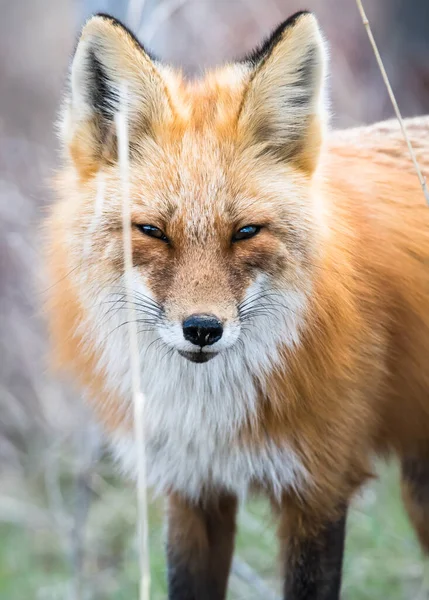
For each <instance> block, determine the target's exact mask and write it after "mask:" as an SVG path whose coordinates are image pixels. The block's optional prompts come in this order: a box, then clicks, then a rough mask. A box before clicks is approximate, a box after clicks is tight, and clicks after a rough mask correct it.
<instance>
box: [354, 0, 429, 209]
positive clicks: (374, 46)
mask: <svg viewBox="0 0 429 600" xmlns="http://www.w3.org/2000/svg"><path fill="white" fill-rule="evenodd" d="M356 4H357V7H358V9H359V12H360V14H361V17H362V23H363V24H364V27H365V29H366V32H367V34H368V37H369V41H370V42H371V46H372V49H373V50H374V54H375V58H376V60H377V63H378V67H379V69H380V72H381V76H382V77H383V81H384V83H385V85H386V88H387V92H388V94H389V97H390V100H391V102H392V105H393V108H394V111H395V114H396V117H397V119H398V121H399V125H400V126H401V130H402V134H403V136H404V139H405V141H406V143H407V146H408V150H409V153H410V156H411V159H412V161H413V163H414V168H415V170H416V173H417V177H418V178H419V181H420V185H421V186H422V190H423V194H424V196H425V198H426V202H427V204H428V206H429V191H428V189H427V186H426V178H425V177H424V176H423V174H422V172H421V170H420V166H419V163H418V161H417V157H416V154H415V152H414V148H413V146H412V144H411V140H410V138H409V136H408V133H407V128H406V127H405V123H404V120H403V118H402V115H401V111H400V110H399V106H398V103H397V102H396V98H395V94H394V93H393V89H392V86H391V85H390V81H389V77H388V75H387V73H386V69H385V68H384V64H383V60H382V58H381V55H380V52H379V51H378V47H377V44H376V42H375V39H374V36H373V34H372V30H371V25H370V24H369V21H368V17H367V16H366V14H365V9H364V7H363V4H362V1H361V0H356Z"/></svg>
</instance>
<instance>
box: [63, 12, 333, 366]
mask: <svg viewBox="0 0 429 600" xmlns="http://www.w3.org/2000/svg"><path fill="white" fill-rule="evenodd" d="M324 72H325V50H324V43H323V40H322V37H321V34H320V31H319V28H318V25H317V22H316V19H315V18H314V16H313V15H312V14H310V13H307V12H302V13H299V14H297V15H295V16H293V17H291V18H290V19H289V20H287V21H286V22H285V23H283V24H282V25H281V26H280V27H278V29H277V30H276V31H275V32H274V33H273V35H272V36H271V37H270V38H269V39H268V40H267V41H266V42H265V43H264V44H263V45H262V46H261V47H260V48H259V49H257V50H256V51H255V52H253V53H252V54H251V55H250V56H249V57H247V58H246V59H244V60H242V61H240V62H235V63H232V64H228V65H226V66H224V67H222V68H220V69H218V70H216V71H213V72H210V73H208V74H207V75H206V76H205V77H204V79H202V80H199V81H191V82H189V81H185V80H184V79H183V78H182V76H181V74H180V73H179V72H177V71H175V70H173V69H171V68H169V67H166V66H164V65H162V64H161V63H159V62H158V61H157V60H155V59H153V58H151V56H150V55H149V54H148V53H147V52H146V51H145V50H144V48H142V46H141V45H140V44H139V43H138V41H137V40H136V39H135V38H134V37H133V35H132V34H131V33H130V32H129V31H128V30H127V29H125V28H124V27H123V26H122V25H121V24H120V23H119V22H117V21H116V20H114V19H113V18H111V17H107V16H104V15H99V16H95V17H93V18H91V19H90V20H89V21H88V22H87V24H86V25H85V27H84V29H83V31H82V34H81V37H80V40H79V43H78V46H77V49H76V53H75V56H74V59H73V63H72V67H71V78H70V88H69V93H68V97H67V99H66V104H65V109H64V113H63V118H62V122H61V139H62V142H63V146H64V155H65V161H64V162H65V165H64V168H63V169H62V171H61V173H60V176H59V178H58V181H59V189H60V195H61V196H62V198H63V199H62V201H61V202H60V204H59V206H60V208H58V209H57V211H56V215H57V216H56V217H55V218H56V225H57V226H58V227H59V228H60V229H61V230H62V231H63V233H64V240H65V246H66V249H67V250H66V255H67V262H68V267H69V277H70V278H73V279H74V282H75V287H76V289H77V290H78V292H77V293H78V295H79V302H80V304H81V306H82V308H83V310H84V311H86V313H87V314H89V315H90V318H89V321H91V320H92V321H91V322H92V324H93V325H94V329H97V330H99V331H103V334H102V335H100V337H99V339H100V343H102V344H104V345H109V344H113V343H115V342H114V339H115V338H114V336H113V337H109V335H108V333H109V331H111V330H114V329H116V328H118V327H119V326H120V325H121V324H122V323H123V322H124V321H125V320H126V318H125V317H124V314H125V313H124V312H123V309H124V308H126V304H127V300H126V297H125V295H124V279H123V276H124V260H123V243H122V193H121V182H120V173H119V167H118V142H117V132H116V128H115V114H116V113H117V111H118V110H119V109H120V103H121V89H123V88H124V87H126V90H127V94H126V104H127V105H126V114H127V118H128V123H127V128H128V137H129V161H130V173H129V194H130V203H131V220H132V250H133V291H134V299H133V304H134V307H135V310H136V315H137V320H138V325H139V335H140V338H139V339H140V344H141V348H142V353H143V352H145V353H147V355H149V354H150V353H155V354H156V353H157V354H158V356H161V353H162V349H165V352H163V353H162V354H163V355H164V356H170V357H173V356H176V357H177V358H175V359H174V360H176V361H177V360H180V361H181V362H180V364H181V365H183V368H188V367H186V365H187V364H189V363H188V361H192V362H194V363H205V362H208V361H210V363H209V364H210V365H211V364H214V363H215V362H216V361H219V360H221V361H228V360H229V357H232V356H233V355H234V356H236V357H241V359H242V360H244V361H247V363H248V364H255V365H261V364H263V365H265V366H266V365H267V364H270V363H272V362H273V361H275V357H276V356H278V352H279V348H280V347H281V346H283V345H286V346H293V344H295V343H296V342H297V340H298V338H299V332H300V328H301V327H302V326H303V323H304V320H305V309H306V303H307V299H308V296H309V293H310V290H311V285H312V279H313V270H314V264H315V260H316V259H315V257H316V255H317V253H318V251H319V241H318V239H319V238H318V235H319V234H318V231H319V229H320V223H319V220H320V218H321V216H320V214H319V212H318V208H317V206H318V204H317V198H316V196H315V193H314V189H315V183H314V180H315V177H314V175H315V172H316V170H317V166H318V162H319V155H320V151H321V145H322V141H323V131H324V126H325V114H324V89H323V81H324ZM121 311H122V317H121V316H118V315H120V314H121ZM114 315H115V317H114ZM112 319H113V321H112ZM115 319H116V320H115ZM222 357H223V358H222ZM212 359H213V363H212ZM208 366H209V365H207V366H205V365H202V366H198V367H196V368H198V369H206V368H208ZM166 368H168V367H166Z"/></svg>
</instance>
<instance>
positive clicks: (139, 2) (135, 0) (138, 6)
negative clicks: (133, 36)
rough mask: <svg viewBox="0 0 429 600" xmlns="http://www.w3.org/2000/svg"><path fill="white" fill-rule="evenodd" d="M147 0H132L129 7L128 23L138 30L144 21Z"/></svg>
mask: <svg viewBox="0 0 429 600" xmlns="http://www.w3.org/2000/svg"><path fill="white" fill-rule="evenodd" d="M144 5H145V0H130V2H129V4H128V9H127V23H129V24H130V27H133V28H134V29H136V30H138V28H139V27H140V23H141V21H142V16H143V9H144Z"/></svg>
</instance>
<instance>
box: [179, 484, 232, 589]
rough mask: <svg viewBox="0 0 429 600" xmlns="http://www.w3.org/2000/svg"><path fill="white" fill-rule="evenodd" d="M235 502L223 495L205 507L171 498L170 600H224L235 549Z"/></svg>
mask: <svg viewBox="0 0 429 600" xmlns="http://www.w3.org/2000/svg"><path fill="white" fill-rule="evenodd" d="M236 510H237V501H236V499H235V498H234V497H232V496H229V495H222V496H220V497H218V498H216V499H213V500H211V501H210V502H208V503H204V504H202V503H200V504H197V505H193V504H190V503H188V502H186V501H184V500H183V499H181V498H178V497H177V496H172V497H171V498H170V505H169V520H168V549H167V556H168V583H169V594H168V597H169V600H224V598H225V597H226V588H227V582H228V575H229V570H230V566H231V560H232V553H233V548H234V534H235V516H236Z"/></svg>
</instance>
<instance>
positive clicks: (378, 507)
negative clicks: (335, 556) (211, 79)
mask: <svg viewBox="0 0 429 600" xmlns="http://www.w3.org/2000/svg"><path fill="white" fill-rule="evenodd" d="M366 4H367V7H366V8H367V13H368V17H369V19H370V22H371V24H372V27H373V31H374V35H375V38H376V40H377V42H378V45H379V48H380V50H381V53H382V56H383V58H384V60H385V65H386V68H387V71H388V73H389V76H390V79H391V83H392V86H393V88H394V90H395V92H396V94H397V99H398V102H399V105H400V107H401V109H402V112H403V114H404V115H405V116H413V115H418V114H421V113H425V112H426V113H427V112H429V34H428V32H429V2H428V0H377V2H370V1H369V0H368V1H367V2H366ZM0 7H1V18H0V481H1V484H0V598H4V599H5V600H6V599H7V600H18V599H19V600H24V599H26V600H29V599H33V598H34V599H36V600H45V599H57V598H58V599H61V600H64V599H71V600H83V599H85V600H104V599H113V598H115V599H124V600H125V599H127V600H131V599H132V598H137V585H136V582H137V580H138V565H137V554H136V543H135V536H134V522H135V501H134V492H133V488H132V486H131V484H130V483H129V482H127V481H125V480H123V479H120V478H119V477H118V476H117V474H116V470H115V466H114V465H112V464H111V462H110V459H109V456H108V455H107V454H106V453H105V451H104V447H103V439H102V434H101V432H100V431H99V430H98V428H97V426H96V424H94V423H93V422H92V417H91V415H90V414H89V413H88V412H87V411H86V409H85V407H84V406H83V404H82V402H81V398H80V395H79V393H77V392H76V390H74V389H73V384H72V382H70V381H59V380H58V379H55V378H54V377H53V376H52V374H50V373H49V368H48V360H47V348H48V344H47V339H46V334H45V328H44V323H43V318H42V316H41V314H40V305H41V301H42V299H43V289H44V287H43V286H44V282H43V276H42V271H41V265H40V256H39V250H40V244H41V235H40V222H41V220H42V219H43V215H44V210H45V208H46V207H47V206H48V205H49V203H50V202H51V200H52V198H51V192H50V189H49V179H50V177H51V176H52V174H53V173H54V171H55V168H56V166H57V164H58V161H59V153H58V144H57V141H56V138H55V131H54V122H55V119H56V116H57V111H58V107H59V104H60V100H61V94H62V89H63V86H64V82H65V80H66V76H67V69H68V64H69V60H70V56H71V53H72V51H73V48H74V45H75V42H76V36H77V33H78V31H79V28H80V27H81V25H82V23H83V22H84V20H85V19H86V18H87V17H88V16H89V15H90V14H92V13H94V12H100V11H102V12H109V13H111V14H113V15H114V16H116V17H118V18H120V19H121V20H122V21H123V22H125V23H126V24H127V25H128V26H129V27H130V28H132V29H133V30H134V31H135V32H136V33H137V35H138V37H139V38H140V40H141V41H142V42H143V43H144V44H145V45H146V46H147V47H148V48H150V49H151V50H152V51H153V52H154V53H155V54H156V55H158V56H159V57H160V58H161V59H162V60H164V61H166V62H169V63H172V64H173V65H178V66H181V67H182V68H183V70H184V71H185V72H186V73H187V74H189V75H190V76H193V75H196V74H198V73H201V72H202V71H203V70H204V69H205V68H207V67H210V66H212V65H214V64H216V63H219V62H222V61H226V60H231V59H234V58H237V57H240V56H242V55H243V54H245V53H246V52H248V51H249V50H250V49H251V48H253V47H254V46H255V45H256V44H258V43H259V42H260V41H261V40H262V39H263V38H264V37H265V36H266V35H267V34H268V33H269V31H270V30H271V29H272V28H273V27H275V26H276V25H277V24H278V23H279V22H280V21H282V20H284V19H285V18H287V17H288V16H289V15H290V14H292V13H293V12H294V11H296V10H300V9H303V8H308V9H311V10H314V11H315V13H316V14H317V16H318V17H319V19H320V22H321V25H322V28H323V30H324V32H325V36H326V38H327V39H328V40H329V44H330V48H331V75H330V88H331V98H332V112H333V119H332V121H333V126H334V127H337V128H338V127H345V126H354V125H358V124H361V123H369V122H372V121H375V120H379V119H384V118H388V117H391V116H392V115H393V111H392V107H391V105H390V102H389V100H388V97H387V94H386V91H385V89H384V86H383V83H382V81H381V78H380V74H379V72H378V68H377V65H376V62H375V59H374V56H373V53H372V50H371V48H370V46H369V42H368V39H367V36H366V33H365V30H364V28H363V25H362V23H361V21H360V20H359V14H358V12H357V9H356V6H355V1H354V0H324V1H323V2H322V1H321V0H319V1H316V0H307V1H306V2H305V4H303V3H302V2H301V1H300V0H146V1H143V0H129V1H126V0H105V1H102V0H100V1H97V0H55V1H51V2H48V0H14V1H13V2H10V1H7V0H0ZM266 512H267V507H266V506H265V504H264V503H263V502H262V501H254V502H252V503H250V504H249V505H248V506H247V507H246V508H245V509H244V510H243V511H242V513H241V515H240V523H239V524H240V532H239V538H238V543H237V559H236V562H235V563H234V569H233V574H232V577H231V585H230V588H231V592H230V598H234V599H238V598H243V599H249V600H251V599H252V598H261V597H265V598H266V599H267V600H270V599H271V598H275V597H276V595H275V594H276V593H278V590H279V580H278V570H277V566H276V544H275V533H274V527H273V524H272V523H271V521H270V519H269V518H268V519H267V518H266V517H265V516H264V515H265V513H266ZM161 521H162V505H160V504H159V502H156V503H153V504H152V506H151V535H150V541H151V558H152V577H153V588H154V592H153V598H154V599H158V598H159V599H161V598H165V589H166V588H165V564H164V557H163V540H162V525H161ZM422 576H423V562H422V560H421V557H420V553H419V550H418V547H417V544H416V541H415V539H414V536H413V534H412V533H411V530H410V528H409V526H408V523H407V519H406V517H405V515H404V512H403V510H402V507H401V505H400V501H399V490H398V485H397V478H396V469H395V465H391V466H388V467H383V468H382V469H381V477H380V480H379V481H378V482H376V483H374V484H373V485H372V486H370V487H369V488H368V489H366V490H364V492H363V493H362V494H361V496H360V497H359V498H358V499H357V500H356V505H355V507H354V509H353V511H352V514H351V516H350V522H349V537H348V540H347V553H346V562H345V580H344V598H347V599H353V600H354V599H356V600H357V599H364V598H371V599H374V598H376V599H378V598H380V599H386V598H389V599H393V600H395V599H398V600H399V599H407V600H408V599H411V598H412V599H414V598H418V597H422V598H423V597H425V598H427V596H424V595H423V593H424V592H423V588H422V587H421V586H422ZM419 594H420V596H419Z"/></svg>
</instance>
